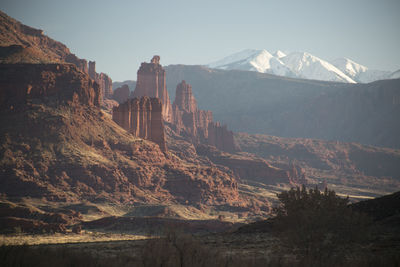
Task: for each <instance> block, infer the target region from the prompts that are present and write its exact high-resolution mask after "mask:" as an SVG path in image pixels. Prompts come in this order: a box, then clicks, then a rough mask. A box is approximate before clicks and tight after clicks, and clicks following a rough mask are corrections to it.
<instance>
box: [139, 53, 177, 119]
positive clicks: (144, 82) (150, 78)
mask: <svg viewBox="0 0 400 267" xmlns="http://www.w3.org/2000/svg"><path fill="white" fill-rule="evenodd" d="M142 96H149V97H157V98H159V99H160V100H161V103H162V106H163V112H162V114H163V118H164V120H165V121H167V122H172V106H171V102H170V100H169V96H168V92H167V87H166V83H165V70H164V68H163V67H162V66H161V65H160V57H159V56H154V57H153V58H152V60H151V62H150V63H146V62H143V63H142V64H141V66H140V68H139V70H138V72H137V82H136V88H135V91H134V92H133V97H142Z"/></svg>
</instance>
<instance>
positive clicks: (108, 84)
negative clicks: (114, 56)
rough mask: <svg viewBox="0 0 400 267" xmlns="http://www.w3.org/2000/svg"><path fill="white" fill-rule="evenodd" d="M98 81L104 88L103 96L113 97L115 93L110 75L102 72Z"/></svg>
mask: <svg viewBox="0 0 400 267" xmlns="http://www.w3.org/2000/svg"><path fill="white" fill-rule="evenodd" d="M97 77H98V79H97V83H98V84H99V85H100V88H101V90H102V93H103V96H104V97H105V98H112V95H113V89H112V80H111V78H110V77H108V75H107V74H105V73H103V72H102V73H100V75H98V76H97Z"/></svg>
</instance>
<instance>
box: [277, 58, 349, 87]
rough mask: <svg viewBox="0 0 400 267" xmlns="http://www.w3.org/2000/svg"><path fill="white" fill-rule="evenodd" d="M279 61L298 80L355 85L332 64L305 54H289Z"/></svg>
mask: <svg viewBox="0 0 400 267" xmlns="http://www.w3.org/2000/svg"><path fill="white" fill-rule="evenodd" d="M281 60H282V62H284V63H285V65H286V66H287V67H289V68H290V69H291V70H292V71H293V72H294V73H295V74H296V76H297V77H298V78H305V79H313V80H323V81H334V82H347V83H355V81H354V80H353V79H351V78H350V77H348V76H347V75H346V74H344V73H343V72H342V71H341V70H339V69H338V68H336V67H335V66H333V65H332V64H330V63H328V62H327V61H325V60H322V59H320V58H318V57H316V56H313V55H311V54H309V53H306V52H294V53H290V54H289V55H287V56H286V57H283V58H281Z"/></svg>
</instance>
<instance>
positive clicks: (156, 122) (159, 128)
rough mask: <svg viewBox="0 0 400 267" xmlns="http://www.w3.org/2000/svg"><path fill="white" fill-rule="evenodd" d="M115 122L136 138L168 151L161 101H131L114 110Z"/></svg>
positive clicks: (150, 99)
mask: <svg viewBox="0 0 400 267" xmlns="http://www.w3.org/2000/svg"><path fill="white" fill-rule="evenodd" d="M113 120H114V121H115V122H116V123H117V124H118V125H120V126H121V127H122V128H124V129H125V130H127V131H129V132H130V133H132V134H133V135H134V136H137V137H140V138H143V139H147V140H151V141H153V142H155V143H156V144H158V145H159V147H160V149H161V151H163V152H165V151H166V150H167V147H166V144H165V137H164V123H163V118H162V102H161V100H160V99H158V98H149V97H141V98H140V99H138V98H134V99H129V100H128V101H126V102H125V103H123V104H121V105H119V106H118V107H114V108H113Z"/></svg>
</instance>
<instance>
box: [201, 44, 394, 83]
mask: <svg viewBox="0 0 400 267" xmlns="http://www.w3.org/2000/svg"><path fill="white" fill-rule="evenodd" d="M208 67H210V68H217V69H225V70H233V69H236V70H247V71H257V72H261V73H270V74H275V75H280V76H288V77H295V78H303V79H314V80H323V81H335V82H346V83H355V82H371V81H375V80H380V79H388V78H391V76H390V74H391V73H390V72H387V71H379V70H369V69H368V68H367V67H365V66H363V65H361V64H358V63H356V62H354V61H352V60H350V59H348V58H338V59H335V60H333V61H332V62H328V61H325V60H323V59H321V58H319V57H316V56H314V55H312V54H310V53H307V52H292V53H289V54H285V53H283V52H282V51H280V50H277V51H276V52H275V53H273V54H271V53H270V52H268V51H267V50H265V49H262V50H256V49H246V50H243V51H240V52H238V53H235V54H233V55H230V56H227V57H225V58H223V59H221V60H218V61H216V62H213V63H210V64H209V65H208ZM393 77H397V75H394V76H393Z"/></svg>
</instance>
